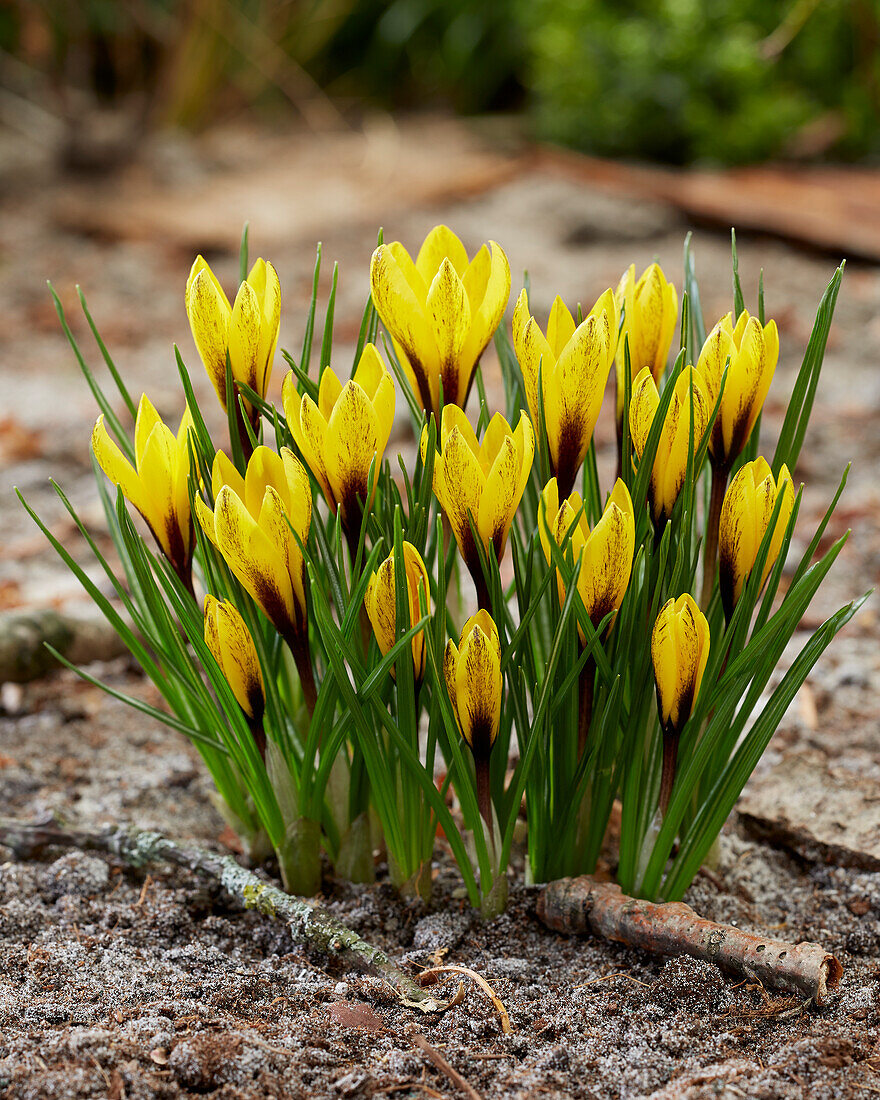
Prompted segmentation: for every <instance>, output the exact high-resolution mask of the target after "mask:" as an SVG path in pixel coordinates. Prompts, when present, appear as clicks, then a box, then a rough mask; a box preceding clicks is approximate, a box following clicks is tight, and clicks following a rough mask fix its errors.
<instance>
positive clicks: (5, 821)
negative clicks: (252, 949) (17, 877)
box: [0, 817, 449, 1013]
mask: <svg viewBox="0 0 880 1100" xmlns="http://www.w3.org/2000/svg"><path fill="white" fill-rule="evenodd" d="M0 845H3V846H5V847H6V848H9V849H11V851H12V852H13V853H14V854H15V856H16V858H18V859H33V858H35V857H36V856H38V855H40V853H41V852H43V851H44V850H45V849H46V848H79V849H82V850H92V851H99V852H106V853H108V854H109V855H114V856H116V857H117V858H118V859H121V860H122V861H123V862H124V863H127V864H129V866H131V867H144V866H146V865H147V864H148V863H157V862H163V861H164V862H166V863H174V864H176V865H177V866H178V867H184V868H185V869H186V870H188V871H192V872H194V873H196V874H200V875H204V876H205V877H207V878H211V879H213V880H214V881H215V882H217V883H218V884H219V885H220V886H221V888H222V889H223V890H224V891H225V892H226V894H227V895H228V896H229V897H230V898H232V899H234V900H235V901H237V902H239V903H240V904H242V905H244V906H245V907H246V908H248V909H257V910H258V911H259V912H261V913H263V914H264V915H265V916H267V917H273V918H274V919H276V920H281V921H284V922H285V924H287V926H288V928H289V929H290V932H291V934H292V936H293V938H294V939H295V940H296V941H297V942H298V943H303V944H308V945H309V946H312V947H316V948H318V949H319V950H321V951H325V952H326V953H327V954H329V955H337V956H340V957H342V958H343V959H345V960H346V961H347V962H349V963H353V964H355V965H357V966H360V967H361V968H363V969H365V970H367V971H370V972H372V973H374V974H377V975H378V976H379V977H381V978H384V979H385V981H386V982H388V984H389V985H390V986H392V987H393V988H394V989H395V991H396V992H397V995H398V997H399V998H400V1001H401V1003H402V1004H404V1005H405V1006H406V1007H407V1008H412V1009H416V1010H418V1011H420V1012H425V1013H428V1012H442V1011H443V1010H445V1009H446V1008H447V1007H449V1006H448V1002H446V1001H441V1000H439V999H438V998H437V997H434V996H432V995H431V994H430V993H428V992H426V991H425V990H424V989H422V988H421V987H420V986H419V985H418V983H417V982H415V981H414V980H413V979H412V978H410V977H409V976H408V975H407V974H404V972H403V971H402V970H400V969H399V968H398V967H396V966H395V965H394V963H393V962H392V961H391V960H390V959H389V958H388V956H387V955H386V954H385V952H384V951H382V950H381V949H380V948H378V947H374V946H373V945H372V944H369V943H367V942H366V941H365V940H362V939H361V938H360V936H358V934H357V933H356V932H353V931H352V930H351V929H350V928H346V927H345V925H344V924H342V922H341V921H338V920H337V919H336V917H334V916H333V915H332V913H328V912H327V910H326V909H323V908H322V907H321V906H320V905H318V904H316V903H315V902H311V901H309V900H307V899H305V898H298V897H294V896H292V895H291V894H285V893H284V892H283V891H282V890H279V889H278V888H277V887H276V886H272V885H270V884H268V883H265V882H263V881H262V880H261V879H259V878H257V876H256V875H254V874H252V873H251V872H250V871H247V870H245V868H244V867H242V866H240V865H239V864H238V863H236V861H235V860H234V859H233V858H232V857H231V856H224V855H218V854H217V853H216V852H211V851H208V849H206V848H201V847H199V846H198V845H196V844H179V843H177V842H175V841H173V840H169V839H168V838H167V837H164V836H162V835H161V833H153V832H148V831H146V830H142V829H135V828H132V827H129V826H123V825H108V826H105V827H101V828H94V829H88V828H82V827H78V826H77V827H75V826H71V825H68V824H66V823H65V822H63V821H61V820H59V819H58V818H55V817H53V818H51V819H49V820H44V821H37V822H32V823H31V822H20V821H15V820H12V819H9V818H0Z"/></svg>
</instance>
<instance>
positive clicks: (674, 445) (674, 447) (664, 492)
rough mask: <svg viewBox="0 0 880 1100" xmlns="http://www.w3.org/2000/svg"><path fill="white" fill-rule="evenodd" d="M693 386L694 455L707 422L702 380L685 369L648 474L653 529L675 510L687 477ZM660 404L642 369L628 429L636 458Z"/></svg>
mask: <svg viewBox="0 0 880 1100" xmlns="http://www.w3.org/2000/svg"><path fill="white" fill-rule="evenodd" d="M692 385H693V392H694V397H693V401H694V451H695V452H696V450H697V448H698V447H699V446H700V443H701V442H702V439H703V436H704V435H705V433H706V427H707V425H708V422H709V411H710V410H709V404H708V398H707V396H706V387H705V384H704V382H703V379H702V376H701V375H700V372H699V371H697V370H694V368H693V367H688V368H687V369H686V370H683V371H682V372H681V374H680V375H679V376H678V378H677V379H676V382H675V389H674V390H673V393H672V400H671V401H670V402H669V407H668V408H667V410H666V419H665V420H664V421H663V430H662V432H661V433H660V441H659V443H658V444H657V453H656V455H655V457H654V466H653V468H652V470H651V481H650V484H649V488H648V497H649V499H650V501H651V518H652V519H653V521H654V526H655V527H662V525H663V524H665V523H666V521H667V520H668V519H669V518H670V516H671V515H672V509H673V508H674V507H675V502H676V500H678V494H679V493H680V492H681V489H682V486H683V485H684V479H685V476H686V474H687V461H688V448H689V445H690V434H691V427H690V425H691V386H692ZM659 403H660V396H659V394H658V392H657V384H656V382H655V381H654V379H653V377H652V375H651V371H650V370H649V369H648V367H643V368H642V370H640V371H639V373H638V374H637V375H636V377H635V379H634V380H633V387H632V398H631V400H630V406H629V429H630V434H631V435H632V441H633V446H634V447H635V450H636V454H637V455H638V456H639V458H641V457H642V454H643V453H644V450H645V446H646V444H647V442H648V435H649V433H650V431H651V427H652V425H653V423H654V414H655V413H656V411H657V406H658V405H659ZM695 474H696V471H695Z"/></svg>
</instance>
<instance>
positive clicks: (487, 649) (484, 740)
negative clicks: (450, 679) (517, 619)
mask: <svg viewBox="0 0 880 1100" xmlns="http://www.w3.org/2000/svg"><path fill="white" fill-rule="evenodd" d="M501 688H502V677H501V646H500V643H499V640H498V630H497V628H496V626H495V623H494V622H493V621H492V619H491V618H490V616H489V615H488V613H487V612H485V611H480V612H477V614H476V615H473V616H471V618H470V619H468V621H467V622H466V623H465V625H464V630H463V631H462V634H461V646H460V650H459V654H458V661H457V663H456V670H455V690H456V696H457V700H458V715H459V721H460V723H461V729H462V733H463V735H464V738H465V740H466V741H467V743H468V744H469V745H470V747H471V750H472V752H473V753H474V755H475V756H478V757H479V756H483V757H484V756H487V755H488V754H489V751H490V750H491V748H492V745H493V743H494V741H495V738H496V736H497V734H498V726H499V724H500V721H501Z"/></svg>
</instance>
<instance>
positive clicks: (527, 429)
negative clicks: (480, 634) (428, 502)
mask: <svg viewBox="0 0 880 1100" xmlns="http://www.w3.org/2000/svg"><path fill="white" fill-rule="evenodd" d="M439 442H440V451H439V453H438V454H437V455H436V457H435V459H434V494H435V496H436V497H437V500H438V501H439V502H440V507H441V508H442V509H443V511H444V512H445V513H446V517H447V519H448V520H449V524H450V526H451V527H452V532H453V534H454V535H455V540H456V542H457V543H458V548H459V550H460V551H461V556H462V557H463V558H464V562H465V564H466V565H467V567H468V569H469V570H470V573H471V576H472V577H473V578H474V583H475V584H476V586H477V591H478V594H479V595H480V606H481V607H485V600H486V599H487V598H488V597H487V593H486V592H485V590H484V585H485V581H484V578H483V573H482V569H481V566H480V558H479V554H478V552H477V549H476V544H475V543H474V538H473V532H472V530H471V517H472V518H473V523H474V526H475V527H476V530H477V533H478V535H479V537H480V539H481V540H482V543H483V547H484V549H485V551H486V553H487V554H488V553H489V552H490V548H491V551H492V552H493V553H494V554H495V557H496V558H497V560H498V561H499V562H500V561H501V559H502V557H503V556H504V548H505V546H506V545H507V536H508V533H509V531H510V525H511V523H513V517H514V514H515V512H516V510H517V508H518V507H519V502H520V501H521V500H522V495H523V492H524V491H525V487H526V483H527V482H528V480H529V473H530V472H531V469H532V460H533V459H534V457H535V433H534V430H533V429H532V425H531V422H530V421H529V418H528V417H527V416H526V414H525V413H520V418H519V423H518V424H517V426H516V429H515V430H513V431H511V428H510V425H509V424H508V423H507V421H506V420H505V419H504V417H503V416H502V415H501V413H495V415H494V416H493V417H492V419H491V420H490V421H489V424H488V426H487V427H486V432H485V435H484V436H483V441H482V443H478V442H477V436H476V433H475V432H474V429H473V428H472V427H471V425H470V422H469V421H468V418H467V417H466V416H465V414H464V413H463V412H462V410H461V409H460V408H459V407H458V406H457V405H447V406H445V408H444V409H443V416H442V418H441V423H440V440H439ZM427 447H428V428H427V426H425V428H424V430H423V432H422V439H421V452H422V460H424V458H425V455H426V453H427ZM481 586H483V587H481Z"/></svg>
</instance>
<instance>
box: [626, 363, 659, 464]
mask: <svg viewBox="0 0 880 1100" xmlns="http://www.w3.org/2000/svg"><path fill="white" fill-rule="evenodd" d="M659 404H660V395H659V394H658V393H657V383H656V382H655V381H654V376H653V375H652V374H651V368H650V367H642V369H641V370H640V371H639V373H638V374H637V375H636V377H635V378H634V379H633V384H632V394H631V396H630V402H629V431H630V435H631V436H632V441H633V447H634V448H635V452H636V454H637V455H638V456H639V458H641V457H642V455H643V454H644V453H645V447H646V446H647V443H648V436H649V434H650V432H651V425H652V424H653V423H654V416H655V414H656V412H657V406H658V405H659Z"/></svg>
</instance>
